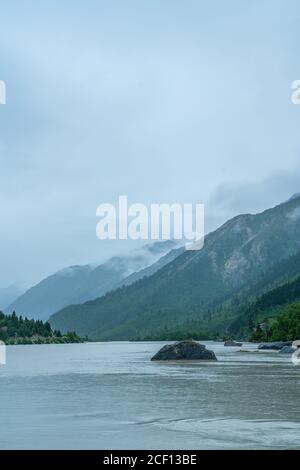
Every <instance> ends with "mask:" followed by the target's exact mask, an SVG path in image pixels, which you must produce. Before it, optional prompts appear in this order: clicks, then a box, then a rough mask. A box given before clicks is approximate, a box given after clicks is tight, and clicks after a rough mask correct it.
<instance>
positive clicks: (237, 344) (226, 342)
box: [224, 341, 243, 346]
mask: <svg viewBox="0 0 300 470" xmlns="http://www.w3.org/2000/svg"><path fill="white" fill-rule="evenodd" d="M224 346H243V343H237V342H235V341H225V343H224Z"/></svg>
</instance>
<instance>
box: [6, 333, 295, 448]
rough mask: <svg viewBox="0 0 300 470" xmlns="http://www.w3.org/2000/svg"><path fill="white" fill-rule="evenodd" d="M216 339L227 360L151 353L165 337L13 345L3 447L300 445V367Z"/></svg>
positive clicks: (282, 358) (286, 359)
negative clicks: (164, 359) (167, 359)
mask: <svg viewBox="0 0 300 470" xmlns="http://www.w3.org/2000/svg"><path fill="white" fill-rule="evenodd" d="M206 344H208V345H209V348H210V349H213V350H214V351H215V353H216V355H217V357H218V362H211V363H209V362H206V363H198V362H197V363H184V362H180V363H177V362H173V363H158V362H154V363H153V362H150V358H151V357H152V355H153V354H154V353H155V352H156V351H157V350H158V349H159V348H160V347H161V345H162V344H161V343H122V342H120V343H88V344H74V345H38V346H11V347H8V348H7V364H6V366H1V367H0V418H1V426H0V447H1V448H2V449H13V448H19V449H49V448H50V449H51V448H52V449H58V448H66V449H72V448H81V449H118V448H123V449H126V448H127V449H137V448H145V449H159V448H167V449H176V448H180V449H243V448H244V449H246V448H247V449H248V448H249V449H251V448H252V449H253V448H256V449H258V448H269V449H273V448H274V449H281V448H284V449H286V448H288V449H292V448H293V449H295V448H300V443H299V435H300V412H299V382H300V381H299V378H300V367H297V366H294V365H293V363H292V362H291V359H290V357H289V356H284V355H279V354H278V353H277V352H269V351H264V352H263V351H260V352H259V353H257V352H251V350H254V349H255V346H254V345H250V344H248V345H244V346H243V348H245V349H249V350H250V351H249V352H238V350H239V348H225V347H224V346H223V345H222V344H220V343H211V342H206Z"/></svg>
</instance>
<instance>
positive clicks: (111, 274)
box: [5, 240, 180, 320]
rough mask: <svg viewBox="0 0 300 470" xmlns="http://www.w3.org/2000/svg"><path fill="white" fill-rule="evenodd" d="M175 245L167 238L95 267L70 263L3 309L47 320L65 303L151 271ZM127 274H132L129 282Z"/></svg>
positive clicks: (92, 296) (79, 300)
mask: <svg viewBox="0 0 300 470" xmlns="http://www.w3.org/2000/svg"><path fill="white" fill-rule="evenodd" d="M177 247H178V244H177V243H175V242H173V241H171V240H170V241H163V242H155V243H153V244H149V245H144V246H143V247H141V248H139V249H136V250H133V251H132V252H130V253H129V254H128V255H123V256H114V257H113V258H111V259H109V260H108V261H107V262H105V263H103V264H101V265H99V266H97V267H92V266H90V265H86V266H70V267H68V268H65V269H62V270H60V271H58V272H56V273H55V274H53V275H51V276H49V277H47V278H46V279H43V280H42V281H41V282H39V283H38V284H37V285H36V286H34V287H32V288H30V289H28V290H27V291H26V292H25V293H24V294H23V295H21V296H20V297H18V298H17V299H16V300H15V301H14V302H12V303H11V304H10V305H9V306H8V307H7V308H5V311H6V312H10V313H11V312H13V311H16V312H17V313H18V314H22V315H23V316H27V317H28V318H34V319H40V320H48V318H49V316H50V315H51V314H53V313H54V312H56V311H57V310H59V309H61V308H63V307H65V306H67V305H71V304H80V303H83V302H86V301H87V300H91V299H95V298H99V297H101V296H102V295H104V294H105V293H106V292H108V291H110V290H112V289H115V288H117V287H118V286H120V285H122V283H124V284H127V285H128V284H130V283H131V282H134V280H136V279H139V278H140V277H144V276H147V275H150V274H152V273H153V272H154V271H155V269H159V268H160V267H161V266H162V263H163V260H161V261H160V264H158V265H157V268H155V264H156V263H159V260H160V258H162V257H163V256H164V255H165V254H166V253H168V252H170V251H172V252H173V256H176V249H178V248H177ZM175 248H176V249H175ZM179 253H180V251H179V252H178V254H179ZM165 262H166V263H167V262H168V259H167V260H166V261H165ZM152 265H153V267H151V266H152ZM148 271H149V274H148ZM139 272H140V274H139ZM130 276H134V277H133V278H132V281H130Z"/></svg>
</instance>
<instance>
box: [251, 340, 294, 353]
mask: <svg viewBox="0 0 300 470" xmlns="http://www.w3.org/2000/svg"><path fill="white" fill-rule="evenodd" d="M285 346H292V341H275V342H273V343H261V344H260V345H259V346H258V349H262V350H266V351H268V350H275V351H279V350H280V349H282V348H284V347H285Z"/></svg>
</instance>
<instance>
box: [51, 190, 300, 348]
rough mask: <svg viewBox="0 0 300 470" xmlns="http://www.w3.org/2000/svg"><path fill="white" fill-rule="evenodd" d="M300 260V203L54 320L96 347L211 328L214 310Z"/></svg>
mask: <svg viewBox="0 0 300 470" xmlns="http://www.w3.org/2000/svg"><path fill="white" fill-rule="evenodd" d="M299 252H300V197H298V196H296V197H294V198H292V199H291V200H289V201H287V202H284V203H282V204H280V205H278V206H276V207H274V208H272V209H269V210H266V211H264V212H262V213H259V214H255V215H252V214H243V215H239V216H237V217H234V218H233V219H231V220H229V221H228V222H226V223H225V224H224V225H222V226H221V227H220V228H219V229H217V230H216V231H214V232H212V233H210V234H209V235H207V236H206V239H205V244H204V248H203V249H202V250H200V251H185V252H183V253H181V254H180V255H179V256H178V257H176V258H175V259H174V260H172V261H171V262H170V263H168V264H166V265H165V266H163V267H162V268H161V269H159V270H158V271H157V272H155V273H154V274H153V275H152V276H150V277H147V278H144V279H141V280H138V281H137V282H135V283H134V284H131V285H130V286H128V287H123V288H120V289H117V290H116V291H114V292H110V293H108V294H106V295H105V296H104V297H102V298H99V299H96V300H94V301H90V302H87V303H84V304H82V305H72V306H70V307H66V308H64V309H62V310H61V311H59V312H57V313H56V314H55V315H53V316H52V317H51V318H50V321H51V325H52V326H53V327H55V328H59V329H61V330H63V331H67V330H75V331H76V332H78V333H79V334H83V335H88V336H89V337H90V338H91V339H99V340H101V339H102V340H124V339H130V338H132V337H137V336H143V335H147V334H155V333H156V332H159V331H161V330H162V329H164V328H169V329H170V328H177V327H178V326H180V325H183V324H185V323H186V322H195V321H196V322H201V321H203V322H204V321H206V322H207V316H208V314H209V311H210V310H211V309H214V308H216V306H218V305H221V304H222V303H224V302H225V301H226V300H228V299H230V297H232V296H233V295H236V294H237V293H238V292H239V291H241V290H243V289H249V288H250V287H251V286H255V285H257V284H258V283H260V282H262V281H263V279H264V277H265V276H266V275H270V272H272V269H273V268H274V269H275V266H277V265H278V263H280V262H283V261H284V260H288V259H289V258H291V257H293V256H295V255H297V254H298V253H299ZM274 282H275V280H274ZM219 321H220V319H219Z"/></svg>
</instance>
